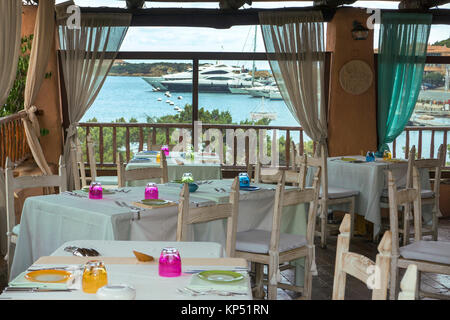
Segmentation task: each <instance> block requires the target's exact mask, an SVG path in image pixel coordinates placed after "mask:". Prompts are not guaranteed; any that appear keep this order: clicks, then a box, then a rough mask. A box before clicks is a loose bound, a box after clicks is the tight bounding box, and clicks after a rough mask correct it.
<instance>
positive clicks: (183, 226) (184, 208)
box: [177, 177, 239, 257]
mask: <svg viewBox="0 0 450 320" xmlns="http://www.w3.org/2000/svg"><path fill="white" fill-rule="evenodd" d="M238 214H239V178H238V177H236V178H234V181H233V184H232V186H231V193H230V200H229V202H228V203H225V204H214V205H209V206H205V207H197V208H190V206H189V186H188V184H186V183H185V184H184V186H183V188H182V190H181V194H180V201H179V204H178V224H177V241H188V240H189V239H188V227H189V225H192V224H196V223H202V222H209V221H214V220H220V219H227V238H226V253H227V256H228V257H234V255H235V250H236V231H237V220H238Z"/></svg>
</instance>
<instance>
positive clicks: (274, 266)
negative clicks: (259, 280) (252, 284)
mask: <svg viewBox="0 0 450 320" xmlns="http://www.w3.org/2000/svg"><path fill="white" fill-rule="evenodd" d="M276 260H278V259H276ZM276 262H278V261H276ZM268 280H269V282H268V284H267V298H268V299H269V300H277V296H278V293H277V289H278V263H271V264H269V270H268Z"/></svg>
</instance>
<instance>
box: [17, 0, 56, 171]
mask: <svg viewBox="0 0 450 320" xmlns="http://www.w3.org/2000/svg"><path fill="white" fill-rule="evenodd" d="M36 12H37V7H35V6H24V7H23V14H22V36H24V35H29V34H32V33H33V32H34V24H35V20H36ZM55 39H56V38H55ZM46 71H47V72H51V74H52V76H51V77H50V78H48V79H45V80H44V81H43V83H42V86H41V88H40V91H39V94H38V96H37V98H36V101H35V103H34V105H36V106H37V108H38V109H39V110H42V111H43V115H42V116H39V117H38V118H39V123H40V126H41V128H46V129H48V130H49V131H50V133H49V134H48V135H46V136H42V137H40V141H41V145H42V149H43V151H44V155H45V158H46V159H47V162H50V163H54V164H58V161H59V156H60V155H61V154H62V145H63V137H62V126H61V115H60V95H59V81H58V65H57V55H56V49H55V44H54V45H53V49H52V52H51V54H50V57H49V61H48V66H47V70H46Z"/></svg>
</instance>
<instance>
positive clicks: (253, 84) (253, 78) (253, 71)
mask: <svg viewBox="0 0 450 320" xmlns="http://www.w3.org/2000/svg"><path fill="white" fill-rule="evenodd" d="M257 28H258V26H256V25H255V40H254V42H253V53H255V52H256V31H257ZM255 69H256V67H255V60H253V70H252V87H254V86H255Z"/></svg>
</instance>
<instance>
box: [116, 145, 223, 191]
mask: <svg viewBox="0 0 450 320" xmlns="http://www.w3.org/2000/svg"><path fill="white" fill-rule="evenodd" d="M180 154H181V153H180V152H171V153H170V154H169V156H168V157H167V167H168V170H167V171H168V178H169V181H173V180H181V177H182V176H183V173H186V172H190V173H192V175H193V176H194V179H195V180H196V181H200V180H208V179H222V170H221V165H220V160H219V158H218V157H217V156H216V157H211V156H202V157H200V156H199V154H198V153H197V154H196V156H195V157H194V159H193V160H192V159H184V158H183V157H182V156H181V155H180ZM175 159H179V161H182V162H183V163H184V164H183V165H179V164H178V163H177V162H176V160H175ZM202 159H203V160H205V161H207V162H206V163H203V162H202ZM159 166H160V163H158V162H157V161H156V155H153V154H148V153H146V152H141V153H138V154H136V155H135V156H134V158H133V159H132V160H131V161H130V162H129V163H128V164H127V166H126V168H125V170H133V169H138V168H148V167H159ZM147 182H148V181H143V180H137V181H129V182H127V186H145V185H146V183H147ZM153 182H160V180H158V179H155V180H153Z"/></svg>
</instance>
